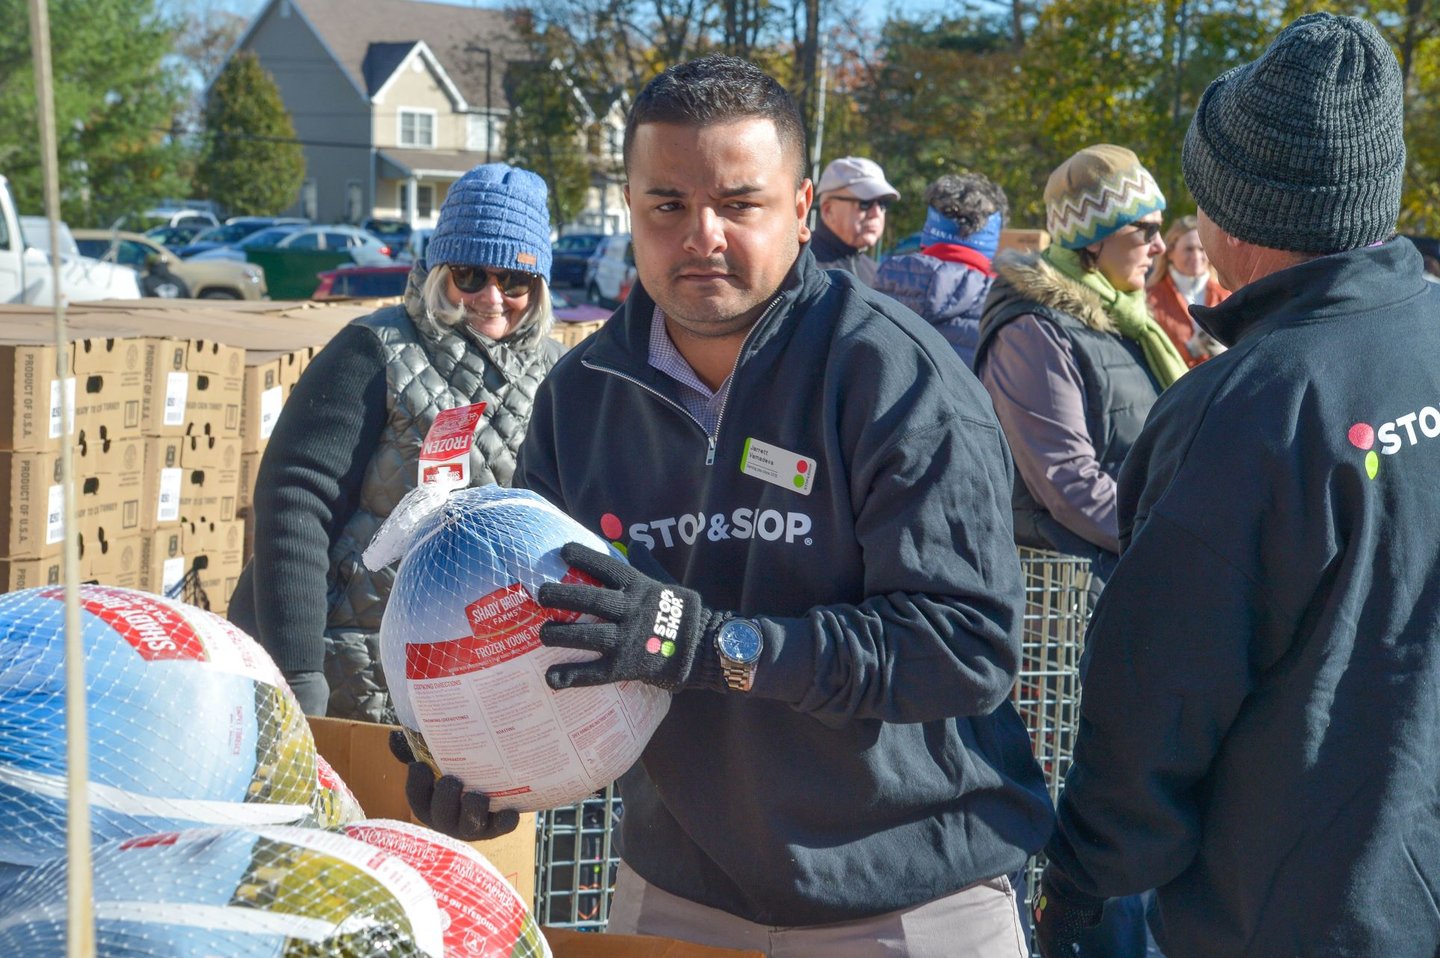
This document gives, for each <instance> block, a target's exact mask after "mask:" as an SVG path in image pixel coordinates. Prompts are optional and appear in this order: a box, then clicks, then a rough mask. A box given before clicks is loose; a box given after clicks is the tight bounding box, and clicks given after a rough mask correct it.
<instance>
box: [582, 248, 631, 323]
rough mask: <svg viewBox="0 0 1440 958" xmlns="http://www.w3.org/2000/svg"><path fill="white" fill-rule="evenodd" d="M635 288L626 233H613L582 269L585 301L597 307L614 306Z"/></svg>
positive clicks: (623, 300) (621, 301)
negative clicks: (583, 270)
mask: <svg viewBox="0 0 1440 958" xmlns="http://www.w3.org/2000/svg"><path fill="white" fill-rule="evenodd" d="M633 285H635V251H634V249H633V248H632V247H631V245H630V234H629V233H615V234H613V235H611V236H607V237H605V238H604V239H603V240H601V241H600V245H599V246H598V247H596V249H595V255H594V256H592V257H591V258H590V263H589V265H588V266H587V267H586V276H585V298H586V299H588V300H589V301H590V302H592V303H598V304H600V305H601V306H611V307H614V306H618V305H620V304H621V303H623V302H625V297H626V296H629V295H630V287H631V286H633Z"/></svg>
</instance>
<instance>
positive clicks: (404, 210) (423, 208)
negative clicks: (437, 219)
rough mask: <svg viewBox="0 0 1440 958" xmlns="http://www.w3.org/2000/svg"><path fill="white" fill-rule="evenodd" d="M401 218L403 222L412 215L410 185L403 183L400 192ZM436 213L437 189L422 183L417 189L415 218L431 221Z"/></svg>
mask: <svg viewBox="0 0 1440 958" xmlns="http://www.w3.org/2000/svg"><path fill="white" fill-rule="evenodd" d="M399 198H400V218H401V219H402V220H403V219H405V218H406V217H407V216H409V215H410V212H409V211H410V184H409V183H401V184H400V190H399ZM434 213H435V187H434V186H433V185H431V184H429V183H420V184H418V185H417V186H416V188H415V216H416V217H417V218H419V219H422V220H425V219H429V218H430V217H431V216H432V215H434Z"/></svg>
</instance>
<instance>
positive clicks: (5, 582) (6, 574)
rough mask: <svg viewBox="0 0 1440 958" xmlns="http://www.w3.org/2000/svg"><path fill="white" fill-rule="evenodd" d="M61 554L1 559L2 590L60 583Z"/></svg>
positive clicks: (0, 590)
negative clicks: (33, 557)
mask: <svg viewBox="0 0 1440 958" xmlns="http://www.w3.org/2000/svg"><path fill="white" fill-rule="evenodd" d="M61 565H62V560H61V558H60V556H49V557H47V558H44V559H0V592H15V591H18V590H20V589H33V588H35V587H36V586H42V585H59V584H60V567H61Z"/></svg>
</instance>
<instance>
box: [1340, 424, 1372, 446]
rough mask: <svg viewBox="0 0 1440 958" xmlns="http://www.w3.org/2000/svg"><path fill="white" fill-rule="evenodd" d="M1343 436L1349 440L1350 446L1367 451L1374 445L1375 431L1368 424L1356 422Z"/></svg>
mask: <svg viewBox="0 0 1440 958" xmlns="http://www.w3.org/2000/svg"><path fill="white" fill-rule="evenodd" d="M1345 435H1346V437H1347V438H1348V439H1349V440H1350V445H1352V446H1354V447H1355V448H1356V449H1369V448H1370V447H1371V446H1373V445H1375V430H1374V429H1372V428H1371V427H1370V424H1369V423H1365V422H1357V423H1356V424H1355V425H1353V426H1351V427H1350V431H1349V432H1348V433H1346V434H1345Z"/></svg>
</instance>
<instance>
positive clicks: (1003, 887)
mask: <svg viewBox="0 0 1440 958" xmlns="http://www.w3.org/2000/svg"><path fill="white" fill-rule="evenodd" d="M607 930H608V931H611V932H614V933H615V934H620V935H660V936H662V937H666V938H677V939H679V940H681V941H689V942H694V943H696V944H701V945H711V946H713V947H717V948H736V949H741V950H749V951H760V952H764V953H765V954H766V955H768V956H770V958H1028V956H1029V952H1028V951H1027V950H1026V947H1025V933H1024V931H1023V930H1022V929H1021V927H1020V914H1019V912H1018V910H1017V908H1016V902H1015V891H1014V889H1013V888H1012V887H1011V886H1010V880H1009V879H1008V878H1005V877H1004V876H1001V877H1000V878H995V879H992V880H991V881H986V882H980V883H978V884H975V885H971V886H969V887H968V888H962V889H960V890H959V891H957V892H955V893H953V894H950V895H946V896H945V897H944V898H937V899H935V900H934V901H928V902H925V903H923V904H920V905H916V906H915V907H913V908H906V909H903V910H901V911H892V912H889V913H888V914H884V915H876V916H875V917H873V918H861V919H857V920H856V921H844V922H837V923H836V924H833V925H808V926H802V927H795V928H775V927H771V926H769V925H757V924H755V923H754V922H749V921H746V920H745V919H743V918H737V917H735V916H734V915H732V914H730V913H729V912H725V911H720V910H719V909H716V908H708V907H706V906H705V905H698V904H696V903H695V902H692V901H688V900H686V899H684V898H679V897H677V896H675V895H672V894H670V893H669V892H667V891H663V890H661V889H659V888H656V887H655V886H654V885H651V884H650V883H649V882H647V881H645V879H643V878H641V877H640V876H639V875H637V874H636V873H635V872H634V871H633V870H632V869H631V868H630V867H629V866H628V865H626V864H625V863H624V862H621V863H620V870H619V873H618V875H617V876H616V880H615V898H614V903H613V904H612V905H611V907H610V924H609V927H608V928H607Z"/></svg>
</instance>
